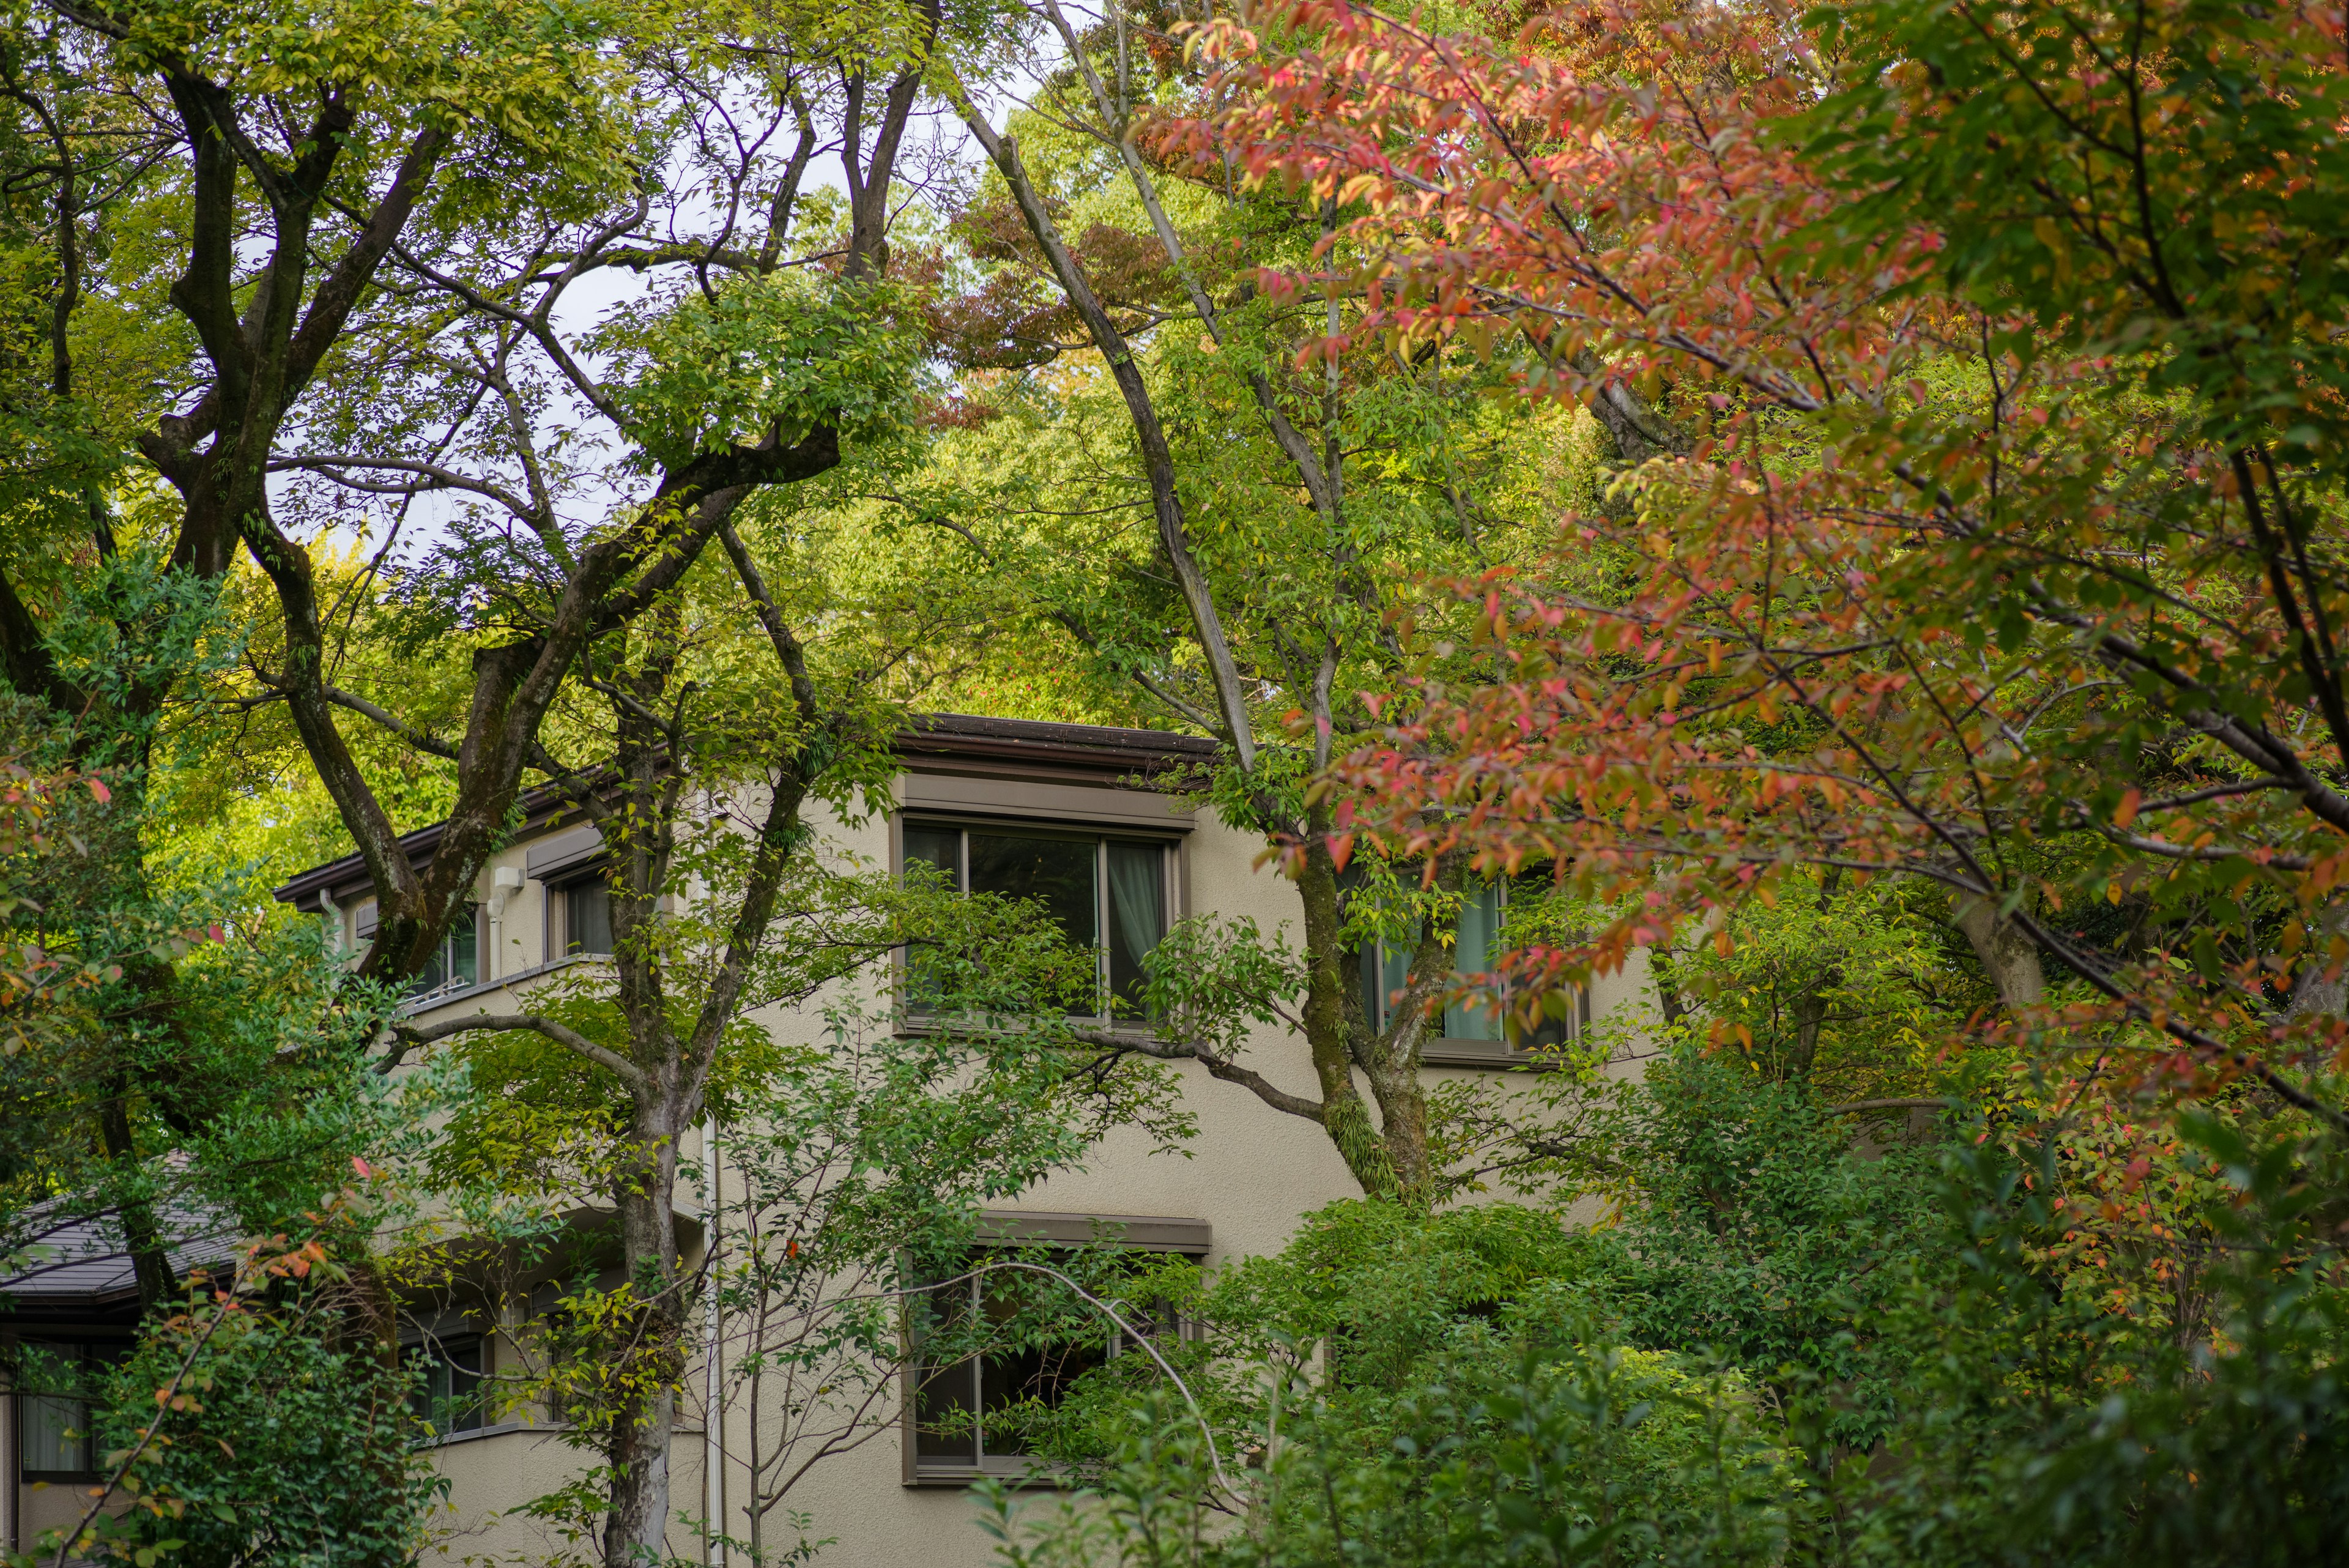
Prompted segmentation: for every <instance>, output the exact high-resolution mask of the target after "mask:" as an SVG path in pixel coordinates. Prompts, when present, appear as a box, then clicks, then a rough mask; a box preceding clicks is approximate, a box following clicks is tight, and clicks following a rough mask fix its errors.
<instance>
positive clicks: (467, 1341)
mask: <svg viewBox="0 0 2349 1568" xmlns="http://www.w3.org/2000/svg"><path fill="white" fill-rule="evenodd" d="M496 1344H497V1337H496V1335H494V1334H485V1333H481V1332H480V1331H478V1330H474V1329H470V1328H469V1329H465V1330H463V1331H461V1332H460V1333H456V1334H426V1335H425V1336H423V1337H422V1338H420V1339H418V1340H416V1341H414V1342H412V1343H409V1344H406V1345H401V1346H400V1347H399V1355H400V1359H401V1360H402V1361H403V1362H409V1363H411V1364H421V1365H422V1366H424V1367H425V1368H426V1371H425V1386H423V1387H422V1388H420V1389H417V1390H414V1391H413V1392H412V1393H411V1394H410V1396H409V1398H410V1404H409V1409H410V1410H411V1411H413V1412H415V1414H416V1415H417V1418H418V1419H419V1421H420V1422H422V1423H423V1424H424V1425H425V1426H426V1427H428V1428H429V1429H430V1432H431V1435H430V1436H429V1437H427V1438H419V1439H418V1442H419V1447H423V1448H432V1447H437V1446H438V1445H440V1444H442V1443H454V1442H460V1441H462V1440H464V1439H465V1438H475V1437H479V1436H480V1435H481V1433H483V1432H485V1431H487V1430H488V1429H489V1428H490V1426H491V1422H490V1399H489V1393H490V1386H491V1382H492V1375H493V1374H494V1372H495V1370H496V1355H497V1351H496ZM462 1351H471V1352H472V1353H473V1355H474V1356H475V1358H476V1359H477V1360H478V1361H479V1363H480V1365H479V1366H459V1365H458V1363H457V1361H456V1359H455V1356H456V1355H457V1354H458V1353H459V1352H462ZM437 1368H446V1369H447V1370H448V1372H449V1374H450V1380H449V1381H450V1393H449V1396H448V1400H449V1406H450V1411H451V1412H452V1414H454V1413H457V1412H459V1411H460V1408H461V1411H462V1414H463V1417H465V1418H467V1419H468V1423H469V1424H467V1425H463V1426H459V1425H456V1424H455V1423H454V1421H452V1422H451V1424H450V1425H449V1426H448V1427H445V1428H444V1427H442V1426H441V1425H440V1422H439V1421H438V1420H437V1419H435V1418H434V1417H433V1416H432V1415H431V1414H429V1411H430V1410H431V1408H432V1401H433V1400H434V1399H435V1398H436V1397H437V1396H436V1394H435V1392H434V1390H433V1387H432V1375H433V1371H434V1369H437ZM459 1372H462V1373H464V1374H465V1375H466V1376H469V1377H471V1379H472V1386H471V1389H470V1390H469V1391H468V1393H467V1395H466V1397H465V1400H464V1403H463V1405H462V1406H461V1407H460V1402H459V1397H458V1395H457V1393H456V1377H455V1375H456V1374H457V1373H459ZM418 1399H421V1400H422V1401H424V1405H425V1408H424V1409H423V1410H420V1411H419V1410H417V1409H416V1405H415V1401H416V1400H418Z"/></svg>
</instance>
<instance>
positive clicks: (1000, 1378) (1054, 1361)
mask: <svg viewBox="0 0 2349 1568" xmlns="http://www.w3.org/2000/svg"><path fill="white" fill-rule="evenodd" d="M986 1310H987V1314H988V1316H989V1317H990V1318H993V1319H994V1320H996V1321H997V1322H999V1323H1001V1322H1007V1321H1009V1319H1010V1317H1011V1316H1012V1315H1013V1314H1014V1312H1015V1311H1016V1308H1015V1307H1014V1306H1013V1304H1012V1303H1009V1302H1008V1301H1003V1300H999V1299H996V1298H994V1297H993V1296H991V1295H990V1297H989V1299H988V1302H987V1303H986ZM1107 1359H1109V1337H1108V1334H1106V1333H1103V1334H1100V1335H1099V1336H1095V1335H1091V1334H1088V1335H1086V1336H1085V1337H1083V1338H1081V1339H1073V1340H1059V1341H1055V1342H1053V1343H1050V1344H1048V1345H1022V1346H1020V1347H1019V1348H1018V1349H1016V1350H1010V1351H1006V1352H1003V1353H1000V1354H999V1355H989V1356H988V1357H986V1358H985V1359H984V1360H983V1361H982V1362H981V1363H980V1366H979V1379H978V1382H979V1389H978V1405H979V1411H980V1426H979V1438H980V1452H982V1453H983V1454H986V1455H988V1457H990V1458H992V1457H1010V1456H1015V1455H1019V1454H1024V1453H1026V1452H1027V1451H1028V1445H1027V1443H1026V1442H1025V1441H1023V1440H1022V1438H1021V1437H1020V1434H1019V1432H1018V1431H1017V1430H1016V1429H1014V1428H1013V1427H1012V1426H1011V1425H1010V1424H1009V1423H1006V1422H997V1421H990V1420H988V1419H987V1415H988V1412H991V1411H996V1410H1001V1409H1003V1408H1005V1407H1008V1406H1012V1405H1019V1404H1024V1403H1026V1402H1027V1401H1029V1400H1031V1399H1032V1400H1035V1401H1037V1402H1038V1403H1040V1404H1041V1405H1042V1406H1044V1407H1045V1408H1047V1409H1055V1408H1058V1407H1059V1406H1060V1403H1061V1398H1062V1397H1064V1396H1065V1395H1066V1394H1067V1393H1068V1391H1069V1385H1071V1383H1074V1382H1075V1381H1076V1380H1077V1379H1078V1378H1080V1377H1081V1376H1084V1375H1085V1374H1086V1373H1088V1372H1090V1371H1092V1369H1093V1368H1094V1367H1096V1366H1100V1365H1101V1364H1102V1362H1104V1361H1106V1360H1107Z"/></svg>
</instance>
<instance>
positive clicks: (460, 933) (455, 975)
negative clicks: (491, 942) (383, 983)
mask: <svg viewBox="0 0 2349 1568" xmlns="http://www.w3.org/2000/svg"><path fill="white" fill-rule="evenodd" d="M480 922H481V908H480V906H478V905H474V904H468V905H466V906H465V911H464V913H462V914H460V915H459V916H458V917H457V919H456V922H455V923H454V924H453V925H451V926H450V928H449V934H448V935H446V936H444V937H442V938H441V939H440V946H439V947H438V948H436V949H434V950H433V952H432V956H431V957H430V958H429V959H427V960H426V961H425V963H424V968H423V969H422V970H421V971H419V972H418V973H417V976H416V978H415V979H413V980H411V981H409V982H408V994H409V996H410V997H423V996H432V995H436V994H438V993H440V992H444V991H463V990H465V989H466V988H467V987H469V986H471V985H473V984H475V983H477V982H478V981H480V980H481V923H480Z"/></svg>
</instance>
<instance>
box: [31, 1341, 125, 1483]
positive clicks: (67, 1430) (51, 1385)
mask: <svg viewBox="0 0 2349 1568" xmlns="http://www.w3.org/2000/svg"><path fill="white" fill-rule="evenodd" d="M90 1348H91V1347H90V1346H88V1345H59V1344H43V1343H40V1342H37V1341H30V1342H26V1344H25V1345H23V1346H22V1349H21V1360H20V1362H19V1366H20V1371H19V1374H18V1381H17V1386H18V1387H19V1388H21V1389H22V1390H24V1393H23V1395H22V1397H20V1398H19V1399H18V1400H17V1411H18V1414H17V1422H18V1426H17V1431H18V1434H19V1436H20V1439H21V1441H22V1442H23V1443H24V1454H23V1458H22V1459H19V1460H18V1467H19V1468H20V1469H23V1470H24V1471H26V1473H27V1474H41V1475H50V1476H80V1475H87V1474H88V1473H89V1472H90V1470H91V1469H92V1468H93V1459H92V1457H91V1443H90V1438H89V1425H90V1407H89V1405H88V1403H87V1402H86V1401H85V1400H84V1399H82V1398H81V1397H80V1396H81V1395H82V1394H84V1393H86V1392H88V1391H89V1388H88V1379H90V1378H94V1377H98V1376H103V1375H104V1373H105V1370H106V1368H105V1366H104V1365H102V1363H103V1362H110V1361H115V1360H119V1359H120V1357H119V1354H118V1355H107V1356H104V1357H94V1356H92V1355H91V1354H90ZM110 1348H111V1347H110V1346H109V1349H110Z"/></svg>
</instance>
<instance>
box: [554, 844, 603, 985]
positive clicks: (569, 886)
mask: <svg viewBox="0 0 2349 1568" xmlns="http://www.w3.org/2000/svg"><path fill="white" fill-rule="evenodd" d="M611 864H612V863H611V860H610V857H606V856H598V857H595V859H593V860H591V861H589V862H587V863H586V864H585V865H584V866H566V867H563V869H562V870H560V871H558V872H555V873H554V874H553V875H551V876H549V877H543V878H542V879H541V880H540V882H539V921H538V925H539V932H540V938H541V940H540V943H539V945H540V947H541V948H542V949H543V951H544V955H545V956H544V961H545V962H547V963H551V964H552V963H561V962H563V961H564V960H566V959H597V958H610V957H611V956H612V953H611V950H610V949H609V948H606V949H605V950H603V951H601V952H582V951H578V950H574V949H573V947H572V945H571V941H572V936H571V895H572V894H574V893H575V892H577V891H579V890H580V889H581V888H586V887H589V886H591V885H592V886H595V887H600V888H603V889H604V897H605V900H606V903H605V921H606V923H607V924H608V923H609V920H610V904H609V900H610V898H611V896H612V890H611V884H610V881H609V878H608V873H609V871H610V869H611Z"/></svg>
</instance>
